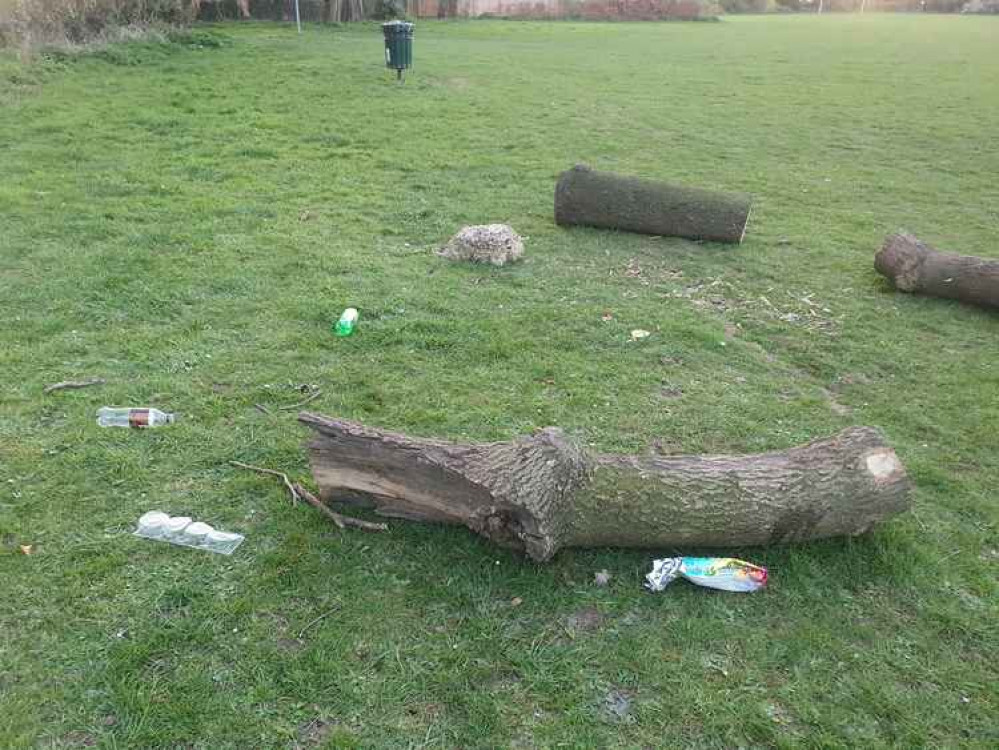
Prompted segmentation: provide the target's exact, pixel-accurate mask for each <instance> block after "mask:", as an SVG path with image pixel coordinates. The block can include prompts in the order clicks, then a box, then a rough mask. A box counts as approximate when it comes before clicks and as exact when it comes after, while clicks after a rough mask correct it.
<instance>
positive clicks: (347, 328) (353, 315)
mask: <svg viewBox="0 0 999 750" xmlns="http://www.w3.org/2000/svg"><path fill="white" fill-rule="evenodd" d="M356 325H357V309H356V308H353V307H348V308H347V309H346V310H344V311H343V315H341V316H340V320H338V321H337V322H336V325H335V326H334V327H333V332H334V333H335V334H336V335H337V336H349V335H350V334H352V333H353V332H354V326H356Z"/></svg>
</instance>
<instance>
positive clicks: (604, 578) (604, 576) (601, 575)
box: [593, 570, 611, 586]
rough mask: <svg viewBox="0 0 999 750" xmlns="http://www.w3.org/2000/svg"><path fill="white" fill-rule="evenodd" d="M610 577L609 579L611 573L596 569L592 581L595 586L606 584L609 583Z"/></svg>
mask: <svg viewBox="0 0 999 750" xmlns="http://www.w3.org/2000/svg"><path fill="white" fill-rule="evenodd" d="M610 579H611V574H610V573H608V572H607V571H606V570H598V571H597V572H596V573H594V574H593V582H594V583H595V584H596V585H597V586H606V585H607V584H608V583H610Z"/></svg>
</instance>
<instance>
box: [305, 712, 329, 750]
mask: <svg viewBox="0 0 999 750" xmlns="http://www.w3.org/2000/svg"><path fill="white" fill-rule="evenodd" d="M335 728H336V722H335V721H328V720H327V719H320V718H318V717H317V718H315V719H312V720H310V721H306V722H303V723H301V724H299V725H298V744H297V745H296V747H299V748H307V747H319V746H320V745H322V744H323V743H324V742H325V741H326V738H327V737H329V736H330V734H331V733H332V732H333V730H334V729H335Z"/></svg>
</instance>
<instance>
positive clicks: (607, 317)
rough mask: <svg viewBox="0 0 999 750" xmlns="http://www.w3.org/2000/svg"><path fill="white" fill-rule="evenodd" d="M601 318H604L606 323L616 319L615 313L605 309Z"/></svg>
mask: <svg viewBox="0 0 999 750" xmlns="http://www.w3.org/2000/svg"><path fill="white" fill-rule="evenodd" d="M600 320H602V321H603V322H604V323H610V322H611V321H612V320H614V315H613V314H612V313H611V311H610V310H605V311H604V314H603V315H601V316H600Z"/></svg>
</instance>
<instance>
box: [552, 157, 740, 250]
mask: <svg viewBox="0 0 999 750" xmlns="http://www.w3.org/2000/svg"><path fill="white" fill-rule="evenodd" d="M751 203H752V200H751V199H750V197H749V196H748V195H743V194H741V193H719V192H715V191H712V190H701V189H699V188H691V187H684V186H682V185H671V184H669V183H666V182H657V181H655V180H645V179H641V178H639V177H626V176H623V175H617V174H612V173H610V172H598V171H596V170H593V169H590V168H589V167H586V166H584V165H577V166H575V167H573V168H572V169H570V170H568V171H566V172H563V173H562V174H561V176H559V179H558V183H557V184H556V186H555V222H556V223H557V224H559V225H561V226H569V225H573V224H580V225H584V226H591V227H601V228H604V229H624V230H626V231H629V232H640V233H642V234H658V235H667V236H671V237H687V238H689V239H694V240H715V241H717V242H742V238H743V237H745V235H746V225H747V224H748V223H749V213H750V206H751Z"/></svg>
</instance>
